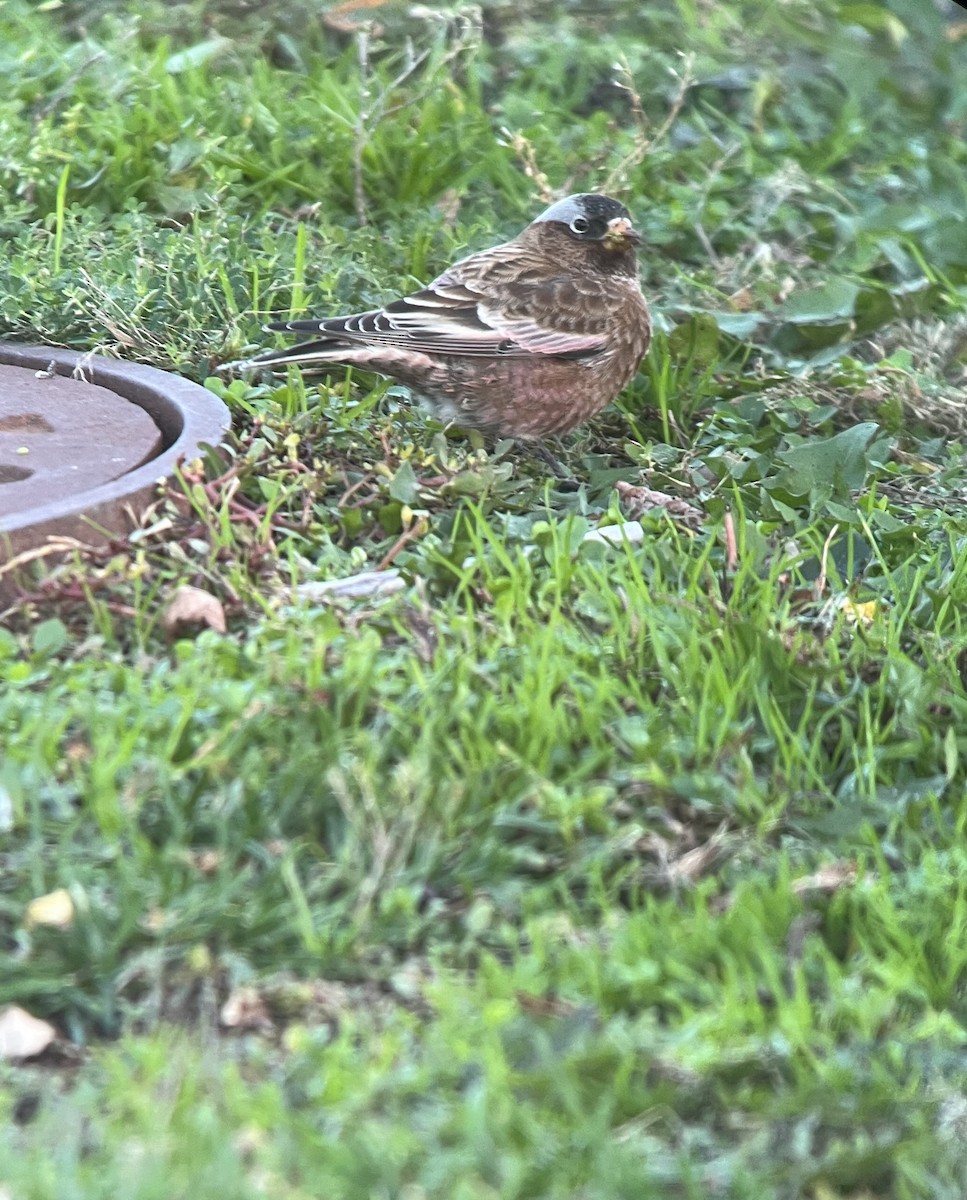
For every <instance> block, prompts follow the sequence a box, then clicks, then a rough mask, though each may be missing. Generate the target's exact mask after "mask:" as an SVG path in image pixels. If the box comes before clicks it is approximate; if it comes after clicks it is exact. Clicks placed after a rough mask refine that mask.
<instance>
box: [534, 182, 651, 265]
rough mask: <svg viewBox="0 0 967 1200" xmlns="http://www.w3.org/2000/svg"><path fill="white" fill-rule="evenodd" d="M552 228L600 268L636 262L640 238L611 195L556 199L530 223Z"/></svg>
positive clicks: (629, 219)
mask: <svg viewBox="0 0 967 1200" xmlns="http://www.w3.org/2000/svg"><path fill="white" fill-rule="evenodd" d="M533 224H534V225H535V226H538V227H541V226H543V227H547V228H553V229H554V231H555V233H556V234H558V235H559V236H561V237H563V238H565V239H567V240H568V241H570V242H571V243H577V244H579V245H584V246H587V247H588V248H589V249H590V250H591V251H592V255H593V257H594V258H595V259H599V260H601V262H602V265H604V266H608V267H611V268H618V269H621V267H619V263H620V264H622V266H624V267H626V268H627V266H628V265H630V264H633V263H634V261H635V247H636V246H637V245H638V243H639V242H640V241H641V235H640V234H639V233H638V231H637V230H636V229H635V227H634V224H633V222H632V220H631V214H630V213H629V212H628V210H627V209H626V208H625V206H624V205H623V204H621V203H619V202H618V201H617V200H613V199H612V198H611V197H610V196H601V195H598V194H597V193H594V192H581V193H579V194H578V195H576V196H567V197H565V198H564V199H563V200H558V201H557V202H556V203H555V204H552V205H551V206H550V208H548V209H546V210H545V211H544V212H542V213H541V215H540V216H539V217H537V218H536V220H535V221H534V222H533Z"/></svg>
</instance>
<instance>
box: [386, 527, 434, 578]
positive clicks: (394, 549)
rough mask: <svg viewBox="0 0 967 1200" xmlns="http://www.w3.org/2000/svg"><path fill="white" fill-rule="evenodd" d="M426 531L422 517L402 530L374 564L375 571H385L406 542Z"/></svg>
mask: <svg viewBox="0 0 967 1200" xmlns="http://www.w3.org/2000/svg"><path fill="white" fill-rule="evenodd" d="M426 531H427V523H426V521H425V520H424V519H423V518H422V517H420V519H419V520H417V521H414V522H413V524H412V525H411V526H410V527H409V529H404V530H403V532H402V533H401V534H400V536H399V537H398V538H397V539H396V541H395V542H394V543H393V545H392V546H390V548H389V550H387V551H386V553H385V554H384V555H383V557H382V558H381V559H380V560H379V562H378V563H377V564H376V568H375V569H376V570H377V571H385V570H386V568H387V567H388V566H389V565H390V563H391V562H392V561H393V559H394V558H396V556H397V554H399V552H400V551H401V550H402V549H403V547H404V546H405V545H406V544H407V542H412V541H413V539H414V538H416V537H422V535H423V534H424V533H426Z"/></svg>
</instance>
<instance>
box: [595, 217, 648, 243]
mask: <svg viewBox="0 0 967 1200" xmlns="http://www.w3.org/2000/svg"><path fill="white" fill-rule="evenodd" d="M603 241H604V246H605V249H606V250H626V249H627V248H628V246H632V245H637V243H638V242H640V241H641V234H640V233H639V232H638V231H637V229H635V227H634V225H632V223H631V222H630V221H629V220H628V218H627V217H615V218H614V219H613V220H611V221H609V222H608V228H607V231H606V232H605V235H604V239H603Z"/></svg>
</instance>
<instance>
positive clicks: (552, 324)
mask: <svg viewBox="0 0 967 1200" xmlns="http://www.w3.org/2000/svg"><path fill="white" fill-rule="evenodd" d="M509 251H511V246H510V244H507V245H505V246H497V247H495V248H494V249H493V250H485V251H483V252H482V253H481V254H475V255H472V256H471V257H470V258H468V259H464V260H463V262H460V263H457V264H456V266H454V267H451V268H450V269H449V270H447V271H444V272H443V274H442V275H440V276H438V277H437V278H436V279H434V281H433V282H432V283H431V284H429V285H428V286H427V287H425V288H423V289H422V290H421V291H419V292H414V293H413V295H411V296H407V297H405V298H404V299H402V300H396V301H394V302H393V303H392V304H387V305H386V307H385V308H381V309H375V310H373V311H372V312H364V313H355V314H353V315H351V316H347V317H329V318H325V319H323V320H319V321H314V320H300V321H285V322H279V323H274V324H272V325H268V326H266V328H267V329H270V330H273V331H275V332H292V333H303V334H305V333H310V334H317V335H318V334H322V335H326V336H328V337H331V338H333V339H335V340H336V342H339V341H345V342H349V343H355V344H357V345H358V344H365V345H387V346H397V347H400V348H401V349H406V350H415V351H417V352H422V353H427V354H469V355H488V356H489V355H494V354H498V355H500V356H502V357H503V356H511V357H513V356H517V357H526V356H529V355H532V354H546V355H557V356H560V355H565V356H570V357H583V356H585V355H591V354H595V353H597V352H598V351H600V350H601V349H603V347H604V345H605V343H606V340H607V339H606V334H605V331H604V330H603V329H601V328H600V326H599V327H598V328H596V329H593V330H592V329H587V328H583V329H582V328H574V325H575V320H574V315H573V313H568V314H567V320H562V321H560V322H558V321H556V320H555V317H554V314H555V310H556V306H555V301H556V300H557V299H558V297H559V293H560V287H559V286H555V285H559V284H560V282H561V281H560V279H555V278H544V277H542V276H541V275H540V274H539V273H536V272H533V271H529V272H525V271H514V270H513V266H514V260H515V258H516V257H517V255H516V254H515V253H509ZM552 274H553V273H552ZM505 298H506V300H507V304H506V305H505V304H504V303H502V301H503V300H504V299H505ZM577 323H578V324H580V322H577Z"/></svg>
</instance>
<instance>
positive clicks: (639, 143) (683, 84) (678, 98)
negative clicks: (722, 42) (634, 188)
mask: <svg viewBox="0 0 967 1200" xmlns="http://www.w3.org/2000/svg"><path fill="white" fill-rule="evenodd" d="M694 61H695V56H694V55H692V54H683V55H682V72H681V74H680V75H679V74H678V72H677V71H673V72H672V74H673V75H674V76H675V77H676V79H677V80H678V90H677V91H676V93H675V95H674V96H673V97H672V103H671V108H670V109H669V110H668V113H667V115H666V117H665V119H664V121H662V123H661V124H660V125H659V126H658V128H657V129H656V130H655V132H654V133H653V134H652V136H651V137H649V136H648V132H647V127H648V122H647V118H646V117H645V111H644V107H643V105H642V103H641V96H640V95H639V94H638V89H637V88H636V86H635V81H634V76H633V75H632V73H631V68H630V67H629V66H628V62H627V60H626V59H624V58H622V59H621V61H620V62H619V63H618V73H619V75H620V76H621V78H620V80H619V81H618V83H617V86H618V87H620V88H621V89H622V90H623V91H625V92H627V93H628V102H629V104H630V106H631V115H632V119H633V120H634V123H635V125H636V127H637V133H636V136H635V144H634V145H633V146H632V148H631V149H630V150H629V151H628V153H627V154H626V155H625V156H624V158H623V159H622V160H621V161H620V162H619V163H618V165H617V166H616V167H615V168H614V169H613V170H611V171H610V172H609V173H608V176H607V178H606V179H605V181H604V184H603V185H602V186H603V189H604V191H606V192H610V191H611V190H612V189H613V188H615V187H617V186H619V185H620V184H621V183H622V181H623V179H624V176H625V175H626V173H627V172H628V171H630V170H631V169H632V168H634V167H637V166H638V164H639V163H640V162H642V161H643V160H644V158H645V156H646V155H648V154H649V153H650V152H651V151H652V150H654V148H655V147H656V146H657V145H658V143H659V142H661V141H662V140H663V139H664V138H665V136H666V135H667V133H668V131H669V129H671V127H672V126H673V125H674V124H675V122H676V121H677V120H678V114H679V113H680V112H681V111H682V105H683V104H684V103H685V97H686V96H687V95H688V91H689V88H690V87H691V86H692V84H693V83H694V82H695V76H694V75H693V73H692V67H693V65H694Z"/></svg>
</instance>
